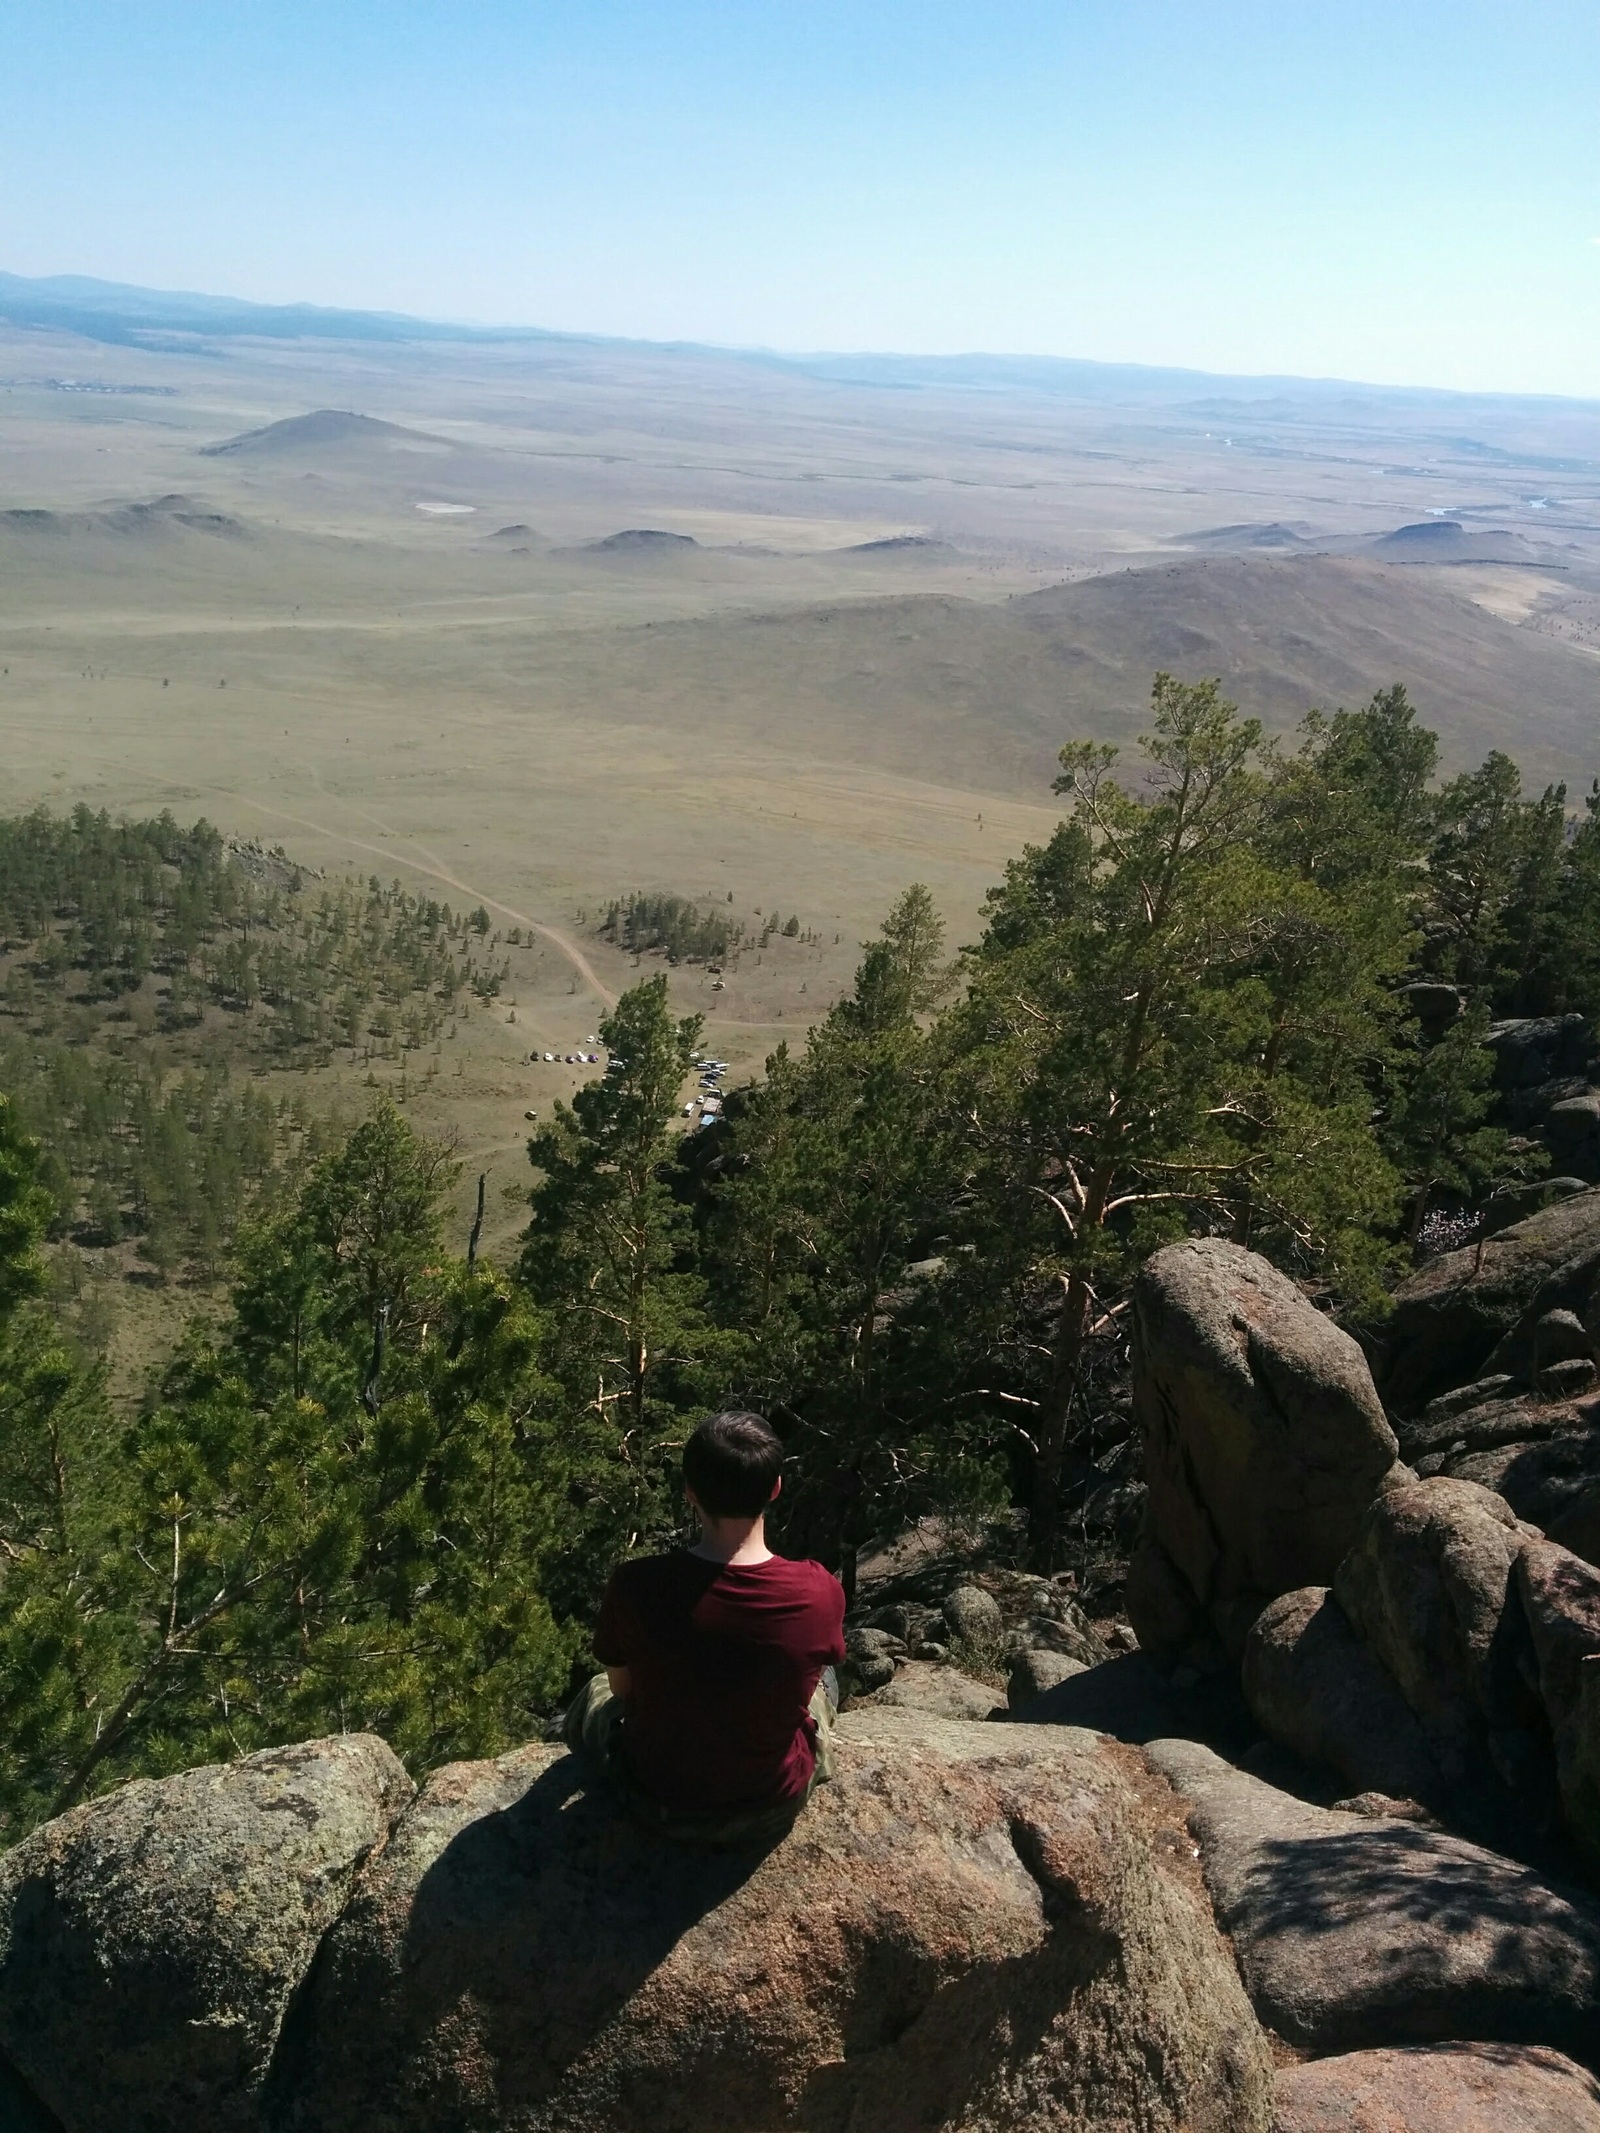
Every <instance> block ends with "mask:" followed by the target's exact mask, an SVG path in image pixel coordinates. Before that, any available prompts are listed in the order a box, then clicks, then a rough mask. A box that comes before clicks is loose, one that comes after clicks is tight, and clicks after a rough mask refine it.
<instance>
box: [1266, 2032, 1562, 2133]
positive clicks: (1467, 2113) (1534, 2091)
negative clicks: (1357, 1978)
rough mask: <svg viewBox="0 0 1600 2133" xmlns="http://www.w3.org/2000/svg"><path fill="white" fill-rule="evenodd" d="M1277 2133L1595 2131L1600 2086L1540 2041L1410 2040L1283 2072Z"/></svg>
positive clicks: (1274, 2125) (1320, 2060)
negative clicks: (1477, 2042)
mask: <svg viewBox="0 0 1600 2133" xmlns="http://www.w3.org/2000/svg"><path fill="white" fill-rule="evenodd" d="M1273 2133H1600V2082H1596V2080H1595V2078H1594V2076H1593V2075H1592V2074H1591V2073H1589V2072H1587V2070H1586V2069H1585V2068H1583V2067H1581V2066H1575V2065H1574V2064H1573V2062H1572V2061H1571V2060H1570V2059H1568V2058H1567V2057H1566V2056H1565V2055H1564V2054H1563V2053H1561V2052H1553V2051H1548V2050H1546V2049H1545V2048H1544V2047H1543V2046H1541V2045H1537V2044H1410V2045H1403V2046H1401V2047H1400V2048H1399V2049H1397V2050H1393V2051H1370V2052H1346V2053H1343V2054H1341V2055H1340V2056H1339V2057H1338V2058H1336V2059H1313V2060H1311V2061H1310V2062H1309V2064H1306V2065H1303V2066H1290V2067H1285V2069H1284V2070H1283V2072H1282V2073H1281V2074H1280V2075H1279V2076H1278V2112H1277V2117H1276V2118H1275V2119H1274V2120H1273Z"/></svg>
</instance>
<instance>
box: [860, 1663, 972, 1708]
mask: <svg viewBox="0 0 1600 2133" xmlns="http://www.w3.org/2000/svg"><path fill="white" fill-rule="evenodd" d="M1004 1705H1005V1698H1004V1696H1003V1695H1002V1694H1001V1693H1000V1691H999V1690H998V1689H994V1688H991V1687H990V1686H989V1684H988V1683H987V1682H985V1681H977V1680H974V1678H973V1677H972V1675H970V1674H964V1673H962V1671H961V1669H960V1668H959V1667H955V1666H940V1665H938V1664H937V1663H936V1662H935V1661H933V1660H929V1659H908V1660H907V1661H906V1662H905V1664H904V1665H903V1666H900V1667H897V1668H896V1670H895V1675H894V1679H893V1680H892V1681H890V1682H887V1683H886V1684H885V1685H884V1687H882V1688H881V1689H876V1690H874V1691H873V1693H872V1694H871V1695H870V1696H863V1697H858V1698H857V1699H856V1700H855V1701H854V1702H853V1704H852V1705H851V1708H852V1709H853V1710H857V1711H868V1710H870V1711H925V1712H926V1713H927V1714H928V1716H929V1717H930V1718H964V1719H981V1718H993V1717H995V1716H996V1715H997V1713H998V1712H1000V1711H1001V1710H1003V1708H1004Z"/></svg>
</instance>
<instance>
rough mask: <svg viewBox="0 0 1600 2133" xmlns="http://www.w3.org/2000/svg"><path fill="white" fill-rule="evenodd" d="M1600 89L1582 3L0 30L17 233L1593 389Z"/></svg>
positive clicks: (937, 332) (43, 241) (605, 14)
mask: <svg viewBox="0 0 1600 2133" xmlns="http://www.w3.org/2000/svg"><path fill="white" fill-rule="evenodd" d="M1597 92H1600V17H1597V16H1596V15H1595V13H1594V11H1593V10H1591V9H1585V8H1583V7H1582V6H1581V5H1578V4H1577V0H1550V4H1546V5H1543V6H1541V7H1540V8H1538V9H1537V10H1533V11H1528V12H1524V13H1522V14H1520V15H1518V16H1516V17H1513V16H1512V15H1511V14H1510V12H1509V11H1507V10H1505V9H1503V8H1499V7H1496V6H1493V5H1491V4H1488V0H1480V4H1477V5H1464V6H1459V5H1458V6H1451V7H1448V8H1447V7H1446V6H1445V5H1444V4H1443V0H1419V4H1417V5H1416V6H1414V7H1412V8H1410V9H1407V10H1404V11H1394V10H1388V9H1384V8H1382V7H1379V6H1378V5H1376V4H1375V0H1356V4H1353V5H1352V6H1350V7H1347V8H1344V9H1341V10H1339V11H1338V13H1337V17H1336V18H1335V17H1333V16H1331V15H1330V16H1326V17H1324V16H1321V15H1320V14H1314V13H1312V12H1311V11H1301V10H1284V9H1272V8H1269V7H1267V6H1265V5H1263V4H1259V0H1210V4H1208V5H1205V6H1203V7H1195V6H1192V5H1189V6H1185V5H1180V4H1179V0H1123V4H1113V0H1081V4H1079V5H1076V6H1074V7H1071V8H1068V9H1061V8H1059V7H1048V6H1045V5H1043V4H1042V0H996V4H995V5H994V6H992V7H988V8H985V9H984V10H982V11H981V13H978V12H975V11H973V10H971V9H969V8H964V7H961V6H958V5H954V4H952V0H943V4H940V0H933V4H930V5H924V6H919V7H916V8H913V7H911V6H910V5H909V4H908V0H884V4H882V5H880V6H878V7H875V8H874V9H872V10H870V11H867V12H866V13H863V12H862V11H861V10H858V9H856V10H853V9H849V8H847V7H844V6H843V5H840V4H827V5H821V6H818V7H816V8H814V9H811V10H808V11H807V12H806V14H805V16H804V18H803V19H801V18H799V17H797V16H791V15H788V14H786V13H783V12H780V11H776V10H767V9H760V10H749V11H745V10H735V9H732V8H730V7H728V6H726V5H722V4H719V0H673V4H671V5H668V6H665V7H662V6H654V7H645V6H643V5H642V4H640V0H615V4H613V5H609V6H605V7H601V8H579V7H577V6H575V5H567V4H561V5H551V6H545V7H541V8H539V9H537V10H529V9H526V8H521V7H517V6H514V5H512V4H511V0H480V4H476V5H474V6H472V7H471V8H468V9H461V8H459V7H446V6H444V5H442V4H441V0H419V4H418V5H416V6H415V7H413V8H411V9H408V10H407V11H406V14H405V18H404V20H403V21H401V22H397V21H396V19H395V17H394V16H393V14H392V12H391V11H388V10H383V9H380V8H378V7H377V6H375V5H374V4H372V0H344V4H341V5H339V6H336V7H334V8H332V9H328V8H312V7H311V6H309V5H308V4H306V0H273V4H272V5H269V6H268V7H266V8H264V9H260V10H256V11H253V12H252V13H251V14H249V15H248V16H244V15H234V14H233V13H232V12H231V11H230V12H228V13H226V14H225V13H223V12H221V11H210V10H194V9H190V8H185V7H181V6H177V5H174V4H172V0H85V5H83V6H81V7H78V8H74V9H72V10H70V11H55V12H49V13H47V12H46V11H44V10H38V9H35V10H20V11H12V13H11V14H10V15H9V17H8V18H7V19H6V21H5V22H4V23H3V24H0V256H4V257H5V258H6V260H7V261H8V263H9V264H10V265H11V266H12V268H13V269H14V270H15V271H16V272H18V273H19V274H23V275H28V276H39V275H48V274H54V273H59V272H62V271H69V270H75V271H80V272H82V273H84V274H87V275H91V276H94V277H97V278H102V279H106V280H111V281H116V282H120V283H124V284H129V285H134V286H140V287H146V288H155V289H172V290H181V289H190V290H205V291H210V292H215V293H216V294H218V295H222V296H235V297H239V298H242V299H245V300H252V301H258V302H265V303H269V304H270V303H294V302H308V303H313V304H318V305H323V306H337V307H346V308H351V309H359V310H377V311H391V312H399V313H403V314H410V315H413V316H417V317H422V318H439V319H454V320H460V321H463V322H467V321H473V320H485V321H494V322H497V323H504V324H506V325H510V326H516V325H524V326H529V327H541V328H544V329H545V330H548V331H552V332H556V333H563V334H565V333H578V334H593V335H595V336H597V337H601V338H622V339H634V340H644V341H653V342H674V341H691V342H695V343H699V344H703V345H707V346H712V347H724V348H731V349H751V350H772V351H786V352H797V353H810V352H816V351H838V352H841V353H863V354H866V353H886V354H887V353H917V354H921V355H925V356H928V357H933V356H939V355H957V354H967V353H972V352H977V351H983V352H990V351H993V352H997V353H998V352H1002V351H1003V352H1005V353H1007V354H1010V355H1013V356H1016V357H1019V358H1020V357H1046V358H1055V359H1060V360H1069V361H1070V360H1077V361H1086V362H1097V363H1114V364H1132V365H1138V366H1141V367H1150V368H1177V369H1190V370H1196V371H1200V372H1204V373H1208V374H1211V375H1218V376H1261V377H1295V378H1306V379H1313V380H1314V379H1329V380H1349V381H1353V382H1362V383H1370V384H1373V385H1378V386H1390V387H1414V388H1418V389H1435V390H1442V391H1465V392H1494V393H1510V394H1516V395H1528V394H1536V395H1541V396H1543V395H1557V396H1563V397H1578V398H1591V397H1594V396H1595V395H1596V394H1600V186H1597V183H1596V180H1597V177H1600V172H1597V170H1596V160H1597V157H1596V151H1595V149H1594V147H1593V145H1592V144H1593V141H1594V127H1593V123H1592V114H1593V111H1594V109H1595V108H1597V105H1600V94H1597ZM1586 139H1587V140H1590V142H1591V147H1590V148H1589V149H1588V150H1585V149H1584V148H1583V146H1582V143H1583V141H1584V140H1586Z"/></svg>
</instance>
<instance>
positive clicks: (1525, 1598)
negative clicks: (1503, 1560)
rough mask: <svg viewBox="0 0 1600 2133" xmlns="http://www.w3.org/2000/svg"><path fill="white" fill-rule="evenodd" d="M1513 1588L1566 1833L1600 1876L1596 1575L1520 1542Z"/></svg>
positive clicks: (1564, 1556) (1599, 1579) (1565, 1556)
mask: <svg viewBox="0 0 1600 2133" xmlns="http://www.w3.org/2000/svg"><path fill="white" fill-rule="evenodd" d="M1517 1588H1518V1593H1519V1597H1520V1599H1521V1602H1522V1612H1523V1616H1524V1619H1525V1620H1526V1622H1527V1625H1528V1632H1529V1637H1530V1640H1531V1642H1532V1646H1533V1653H1534V1658H1535V1661H1536V1663H1537V1665H1538V1678H1539V1695H1540V1699H1541V1701H1542V1703H1543V1705H1544V1711H1545V1716H1546V1719H1547V1721H1548V1723H1549V1726H1550V1733H1551V1738H1552V1741H1553V1744H1554V1748H1555V1756H1556V1779H1557V1783H1558V1785H1559V1788H1560V1793H1561V1806H1562V1813H1563V1815H1564V1817H1565V1820H1566V1825H1567V1829H1568V1831H1569V1832H1570V1834H1571V1835H1572V1837H1573V1838H1574V1839H1575V1841H1576V1842H1577V1843H1578V1844H1579V1845H1580V1846H1581V1848H1582V1849H1583V1851H1584V1852H1585V1853H1586V1854H1587V1856H1588V1858H1589V1860H1590V1862H1591V1863H1592V1864H1593V1865H1594V1866H1595V1867H1596V1868H1600V1572H1597V1571H1596V1570H1595V1569H1594V1568H1593V1567H1592V1566H1591V1565H1590V1564H1588V1563H1584V1562H1580V1561H1579V1560H1578V1559H1577V1558H1576V1557H1575V1556H1573V1555H1570V1554H1569V1553H1568V1552H1567V1550H1566V1549H1565V1548H1558V1547H1555V1546H1554V1545H1553V1544H1552V1543H1550V1542H1549V1541H1528V1542H1525V1543H1524V1545H1523V1548H1522V1551H1521V1553H1520V1555H1519V1556H1518V1559H1517Z"/></svg>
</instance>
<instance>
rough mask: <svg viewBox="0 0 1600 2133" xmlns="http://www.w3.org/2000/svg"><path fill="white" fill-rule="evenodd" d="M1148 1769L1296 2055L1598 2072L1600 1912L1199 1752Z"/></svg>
mask: <svg viewBox="0 0 1600 2133" xmlns="http://www.w3.org/2000/svg"><path fill="white" fill-rule="evenodd" d="M1146 1752H1147V1754H1148V1755H1149V1758H1150V1761H1151V1762H1152V1764H1153V1765H1154V1766H1155V1767H1156V1768H1157V1769H1159V1770H1160V1771H1161V1772H1162V1773H1163V1774H1164V1775H1165V1776H1166V1777H1167V1778H1168V1779H1169V1780H1170V1782H1171V1783H1172V1785H1173V1787H1174V1788H1175V1790H1176V1791H1177V1792H1178V1794H1179V1795H1180V1797H1181V1798H1182V1799H1183V1801H1184V1803H1185V1807H1186V1810H1187V1818H1188V1826H1189V1829H1190V1831H1191V1833H1192V1835H1193V1836H1194V1839H1195V1841H1196V1843H1197V1844H1198V1845H1199V1848H1200V1858H1201V1865H1202V1868H1203V1871H1204V1874H1205V1880H1206V1886H1207V1889H1208V1890H1209V1892H1210V1895H1211V1900H1212V1903H1213V1906H1214V1907H1215V1911H1216V1916H1217V1920H1218V1923H1219V1924H1220V1925H1221V1926H1222V1928H1223V1930H1224V1932H1226V1933H1227V1934H1228V1935H1229V1936H1230V1938H1231V1940H1232V1943H1233V1948H1234V1952H1235V1954H1236V1955H1237V1957H1238V1960H1239V1967H1240V1970H1241V1972H1242V1973H1243V1976H1244V1981H1245V1985H1246V1988H1247V1989H1248V1991H1249V1994H1250V1997H1251V2000H1252V2002H1253V2003H1254V2005H1255V2008H1256V2011H1257V2013H1258V2014H1259V2015H1260V2017H1261V2019H1262V2020H1263V2021H1264V2022H1265V2023H1267V2024H1268V2025H1269V2026H1270V2027H1271V2028H1273V2029H1275V2030H1276V2031H1277V2032H1278V2034H1279V2035H1280V2036H1282V2037H1284V2038H1286V2039H1287V2040H1288V2041H1289V2042H1290V2043H1291V2044H1294V2045H1297V2046H1300V2047H1302V2048H1303V2049H1305V2050H1308V2051H1313V2052H1317V2053H1327V2052H1340V2051H1354V2050H1357V2049H1360V2048H1363V2047H1367V2046H1376V2045H1392V2044H1401V2043H1413V2042H1433V2041H1435V2040H1437V2039H1439V2038H1443V2037H1451V2038H1472V2039H1486V2040H1490V2041H1498V2042H1507V2043H1522V2044H1541V2045H1548V2046H1551V2047H1553V2048H1554V2049H1555V2050H1557V2051H1562V2052H1566V2053H1569V2054H1570V2055H1571V2056H1572V2057H1574V2058H1576V2059H1580V2060H1582V2061H1584V2062H1585V2063H1586V2064H1591V2065H1592V2064H1593V2063H1594V2062H1595V2060H1596V2057H1597V2055H1600V1905H1596V1904H1595V1903H1593V1902H1592V1901H1591V1900H1590V1899H1588V1898H1587V1897H1586V1896H1584V1895H1582V1894H1581V1893H1579V1892H1578V1891H1576V1890H1573V1889H1566V1888H1562V1887H1559V1886H1555V1885H1552V1884H1551V1883H1548V1882H1546V1881H1543V1880H1541V1879H1540V1878H1539V1876H1537V1875H1536V1874H1534V1873H1532V1872H1531V1871H1530V1870H1529V1869H1527V1868H1526V1867H1522V1866H1519V1865H1517V1864H1515V1863H1513V1862H1512V1861H1511V1860H1508V1859H1505V1858H1502V1857H1500V1856H1499V1855H1498V1854H1496V1853H1494V1852H1491V1851H1486V1850H1483V1849H1481V1848H1480V1847H1478V1846H1477V1845H1473V1844H1468V1843H1466V1842H1465V1841H1464V1840H1463V1839H1461V1838H1459V1837H1454V1836H1449V1835H1447V1834H1445V1833H1444V1832H1442V1831H1439V1830H1433V1829H1427V1828H1423V1827H1421V1826H1420V1825H1418V1824H1417V1823H1415V1822H1411V1821H1406V1820H1402V1819H1398V1818H1392V1817H1390V1818H1378V1819H1372V1818H1368V1817H1365V1816H1361V1815H1354V1814H1343V1813H1338V1812H1336V1811H1333V1810H1330V1809H1327V1808H1322V1807H1313V1806H1309V1805H1308V1804H1307V1803H1306V1802H1305V1801H1303V1800H1299V1799H1296V1798H1294V1797H1292V1796H1291V1795H1290V1794H1288V1793H1285V1792H1279V1791H1277V1790H1276V1789H1275V1788H1274V1787H1273V1786H1271V1785H1267V1784H1263V1783H1262V1782H1261V1781H1260V1780H1259V1779H1258V1778H1254V1777H1250V1776H1248V1775H1246V1773H1245V1772H1244V1771H1242V1770H1238V1769H1235V1768H1233V1767H1231V1766H1230V1765H1229V1764H1227V1763H1225V1762H1223V1761H1222V1760H1221V1758H1220V1757H1218V1756H1216V1755H1214V1754H1213V1753H1212V1752H1211V1750H1210V1749H1208V1748H1204V1747H1201V1746H1200V1745H1199V1744H1198V1743H1197V1742H1194V1741H1161V1742H1157V1743H1155V1744H1153V1745H1152V1746H1151V1747H1150V1748H1149V1749H1148V1750H1147V1751H1146ZM1403 2122H1404V2121H1401V2123H1403Z"/></svg>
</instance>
